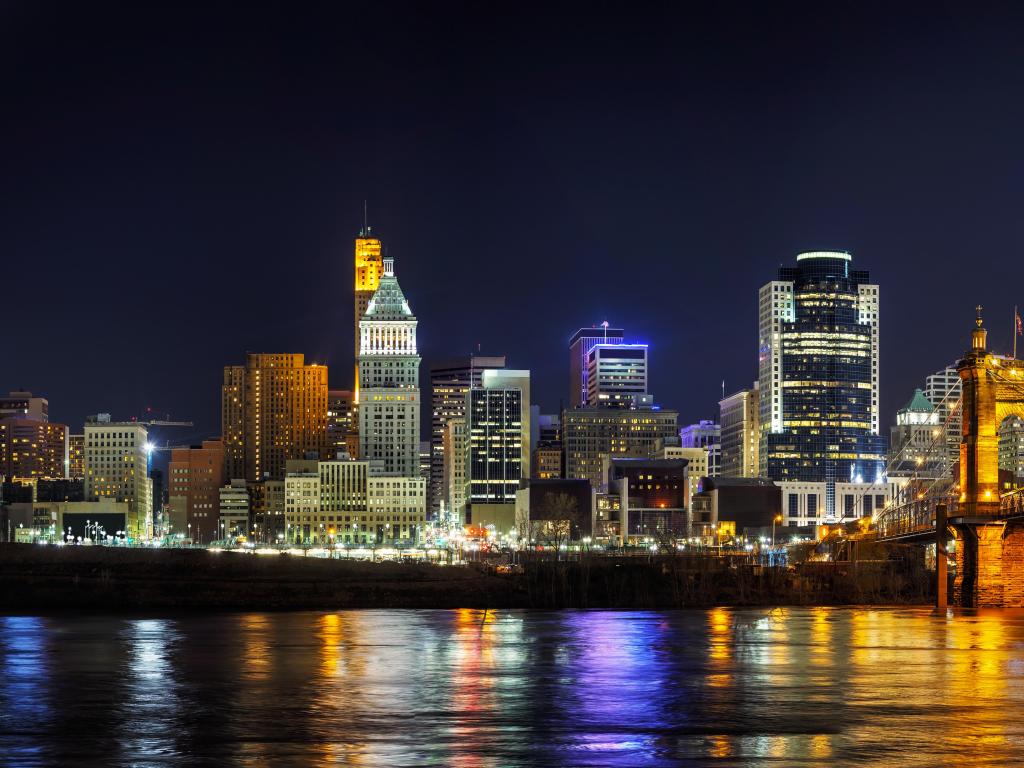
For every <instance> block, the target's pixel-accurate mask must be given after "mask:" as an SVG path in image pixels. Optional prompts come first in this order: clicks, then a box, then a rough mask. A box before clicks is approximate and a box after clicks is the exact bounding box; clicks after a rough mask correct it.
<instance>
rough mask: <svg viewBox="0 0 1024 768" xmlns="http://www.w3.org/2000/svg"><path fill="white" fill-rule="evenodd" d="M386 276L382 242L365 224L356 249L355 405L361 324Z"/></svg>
mask: <svg viewBox="0 0 1024 768" xmlns="http://www.w3.org/2000/svg"><path fill="white" fill-rule="evenodd" d="M383 275H384V260H383V258H382V244H381V241H380V240H379V239H378V238H376V237H373V236H372V235H371V233H370V227H369V226H368V225H367V224H366V223H365V221H364V223H363V228H362V229H361V230H360V231H359V236H358V237H357V238H356V247H355V307H354V310H355V311H354V314H353V331H354V335H355V358H356V368H355V376H354V377H353V379H352V381H353V384H352V386H353V394H354V401H353V402H354V403H356V404H358V403H359V355H360V351H359V344H360V338H359V324H360V323H361V322H362V320H363V315H365V314H366V308H367V307H368V306H369V304H370V299H372V298H373V294H374V293H376V292H377V288H379V287H380V279H381V277H382V276H383Z"/></svg>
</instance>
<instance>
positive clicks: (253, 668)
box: [240, 613, 270, 680]
mask: <svg viewBox="0 0 1024 768" xmlns="http://www.w3.org/2000/svg"><path fill="white" fill-rule="evenodd" d="M240 623H241V632H242V677H244V678H245V679H247V680H266V679H267V676H268V674H269V673H270V644H269V642H268V638H269V636H270V619H269V618H268V617H267V616H266V615H265V614H262V613H247V614H245V615H243V616H241V617H240Z"/></svg>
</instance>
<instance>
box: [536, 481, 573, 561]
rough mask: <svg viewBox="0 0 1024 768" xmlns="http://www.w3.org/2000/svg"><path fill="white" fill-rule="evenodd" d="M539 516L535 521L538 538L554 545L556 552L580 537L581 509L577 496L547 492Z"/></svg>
mask: <svg viewBox="0 0 1024 768" xmlns="http://www.w3.org/2000/svg"><path fill="white" fill-rule="evenodd" d="M538 517H539V520H537V521H535V522H536V527H535V530H536V532H537V534H538V536H537V538H538V539H540V540H543V541H544V542H545V543H548V544H551V545H552V546H554V548H555V552H556V553H558V552H561V549H562V545H563V544H567V543H568V542H570V541H572V540H573V539H574V538H579V535H578V534H579V530H580V510H579V502H577V500H576V497H575V496H571V495H569V494H568V493H553V492H549V493H546V494H545V495H544V500H543V501H542V502H541V504H540V509H539V510H538Z"/></svg>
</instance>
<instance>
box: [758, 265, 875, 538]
mask: <svg viewBox="0 0 1024 768" xmlns="http://www.w3.org/2000/svg"><path fill="white" fill-rule="evenodd" d="M851 262H852V258H851V256H850V254H848V253H842V252H834V251H813V252H807V253H801V254H799V255H798V256H797V257H796V266H795V267H783V268H781V269H780V270H779V273H778V278H777V279H776V280H773V281H771V282H769V283H767V284H766V285H764V286H763V287H762V288H761V290H760V293H759V346H758V364H759V368H758V387H759V396H760V404H759V405H760V421H761V424H760V428H761V441H760V447H759V457H758V461H759V464H760V471H759V475H761V476H762V477H768V478H770V479H772V480H776V481H780V482H799V483H822V484H823V488H824V494H823V502H824V515H825V518H826V519H828V520H830V519H835V518H837V517H838V516H840V515H842V513H843V509H844V504H845V502H843V503H840V502H839V501H838V497H837V493H838V491H837V483H862V482H863V483H872V482H876V481H878V482H881V480H882V477H883V473H884V468H885V453H886V451H885V438H884V437H883V436H882V435H881V434H880V433H879V399H878V397H879V395H878V393H879V371H878V350H879V319H878V315H879V299H878V286H877V285H874V284H872V283H871V282H870V279H869V275H868V272H867V271H864V270H854V269H851Z"/></svg>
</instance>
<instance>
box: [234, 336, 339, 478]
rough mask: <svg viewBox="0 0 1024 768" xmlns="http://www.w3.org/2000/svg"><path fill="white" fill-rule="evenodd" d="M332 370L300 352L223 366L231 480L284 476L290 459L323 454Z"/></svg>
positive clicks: (249, 356)
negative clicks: (308, 360)
mask: <svg viewBox="0 0 1024 768" xmlns="http://www.w3.org/2000/svg"><path fill="white" fill-rule="evenodd" d="M327 392H328V389H327V367H326V366H323V365H316V364H312V365H306V363H305V359H304V357H303V355H301V354H259V353H250V354H247V355H246V361H245V365H229V366H226V367H225V368H224V383H223V386H222V388H221V435H222V439H223V441H224V448H225V462H226V472H227V475H228V479H239V480H240V479H242V478H245V479H246V480H249V481H253V482H255V481H259V480H263V479H265V478H270V479H277V480H279V479H281V478H283V477H284V473H285V464H286V462H287V461H288V460H289V459H301V458H305V457H306V456H307V455H309V454H311V453H312V454H315V455H319V454H320V452H321V451H322V450H323V448H324V445H325V443H326V439H327Z"/></svg>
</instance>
